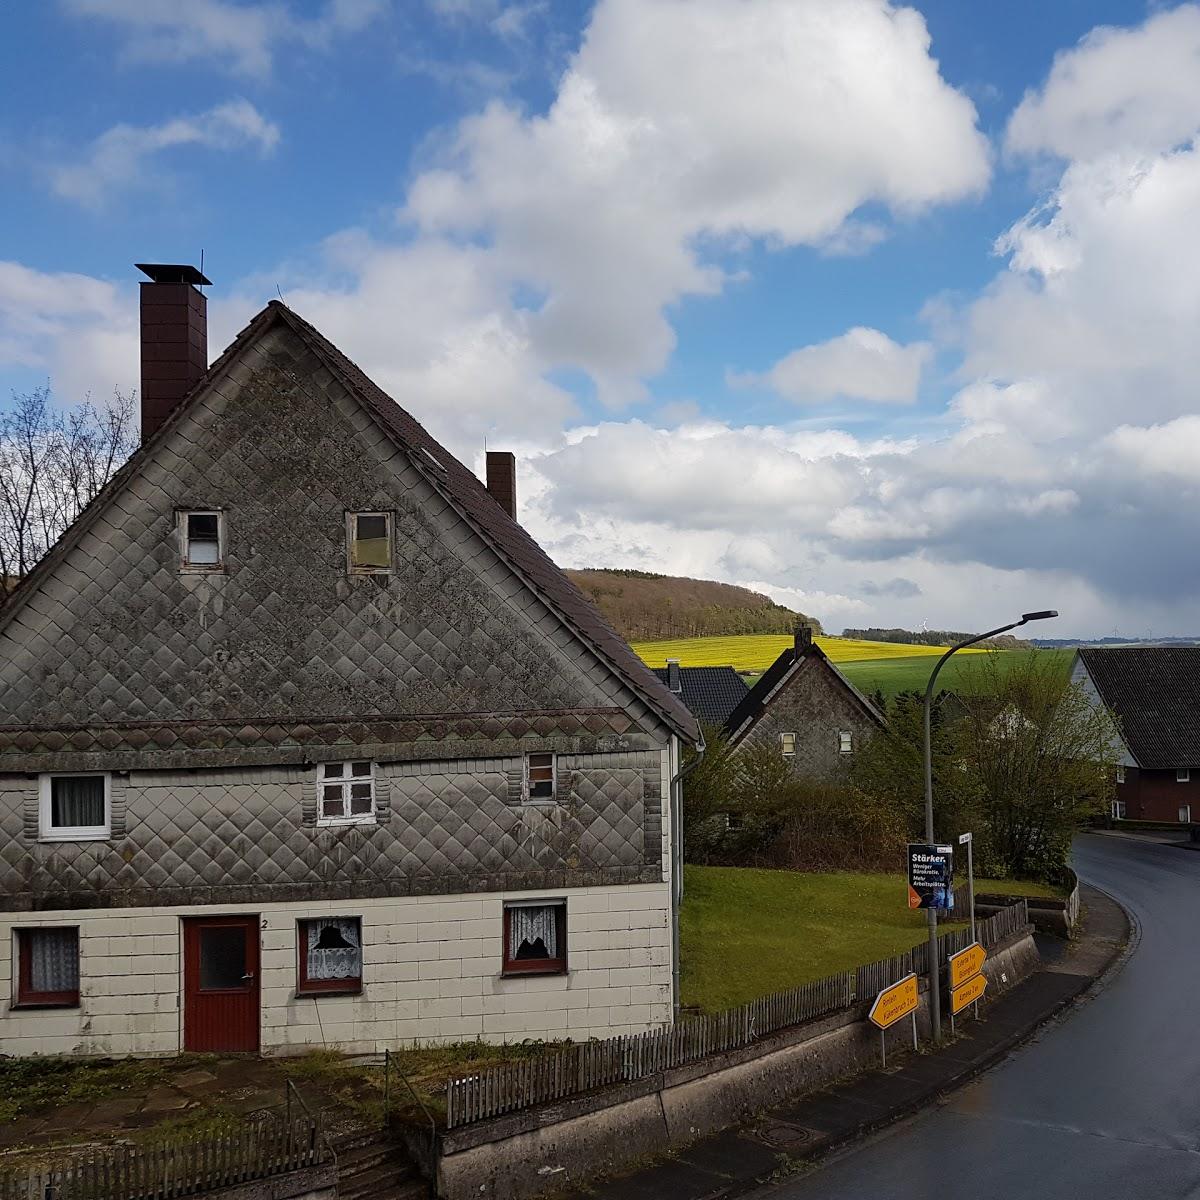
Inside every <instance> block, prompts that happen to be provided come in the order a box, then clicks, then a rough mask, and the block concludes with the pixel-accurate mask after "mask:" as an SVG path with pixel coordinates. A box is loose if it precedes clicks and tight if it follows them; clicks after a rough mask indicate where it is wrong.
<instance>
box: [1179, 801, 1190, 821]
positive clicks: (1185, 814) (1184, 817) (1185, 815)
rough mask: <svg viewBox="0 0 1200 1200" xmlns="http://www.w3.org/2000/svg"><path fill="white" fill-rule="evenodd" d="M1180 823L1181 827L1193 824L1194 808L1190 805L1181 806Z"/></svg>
mask: <svg viewBox="0 0 1200 1200" xmlns="http://www.w3.org/2000/svg"><path fill="white" fill-rule="evenodd" d="M1179 823H1180V824H1181V825H1190V824H1191V823H1192V806H1191V805H1190V804H1181V805H1180V806H1179Z"/></svg>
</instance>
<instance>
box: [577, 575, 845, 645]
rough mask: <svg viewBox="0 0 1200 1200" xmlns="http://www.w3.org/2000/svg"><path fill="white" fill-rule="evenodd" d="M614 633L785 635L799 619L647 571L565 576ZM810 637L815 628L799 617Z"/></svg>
mask: <svg viewBox="0 0 1200 1200" xmlns="http://www.w3.org/2000/svg"><path fill="white" fill-rule="evenodd" d="M567 575H569V576H570V578H571V580H572V581H573V582H574V583H575V585H576V586H577V587H578V588H580V589H581V590H582V591H583V592H585V593H586V594H587V595H588V596H590V597H591V598H592V600H593V601H594V602H595V604H596V606H597V607H598V608H599V609H600V611H601V612H602V613H603V614H604V615H605V616H606V617H607V618H608V620H609V621H610V622H611V623H612V625H613V627H614V628H615V629H616V631H617V632H618V633H619V634H620V635H621V636H622V637H624V638H626V639H627V640H628V641H631V642H632V641H653V640H655V639H659V638H681V637H710V636H717V635H731V634H739V633H791V632H792V630H793V629H794V628H795V625H796V622H797V621H798V620H800V619H801V617H802V614H800V613H795V612H792V611H791V609H788V608H783V607H782V606H781V605H778V604H776V603H775V602H774V601H773V600H771V599H770V598H769V597H768V596H764V595H762V594H761V593H759V592H752V591H750V589H749V588H742V587H735V586H734V585H733V584H730V583H717V582H716V581H715V580H712V579H682V578H679V577H677V576H674V575H655V574H652V573H651V572H649V571H617V570H605V569H600V568H589V569H587V570H580V571H568V572H567ZM803 619H804V620H805V621H807V622H808V623H809V624H810V625H812V627H813V630H814V632H816V633H820V632H821V625H820V622H819V621H817V620H815V619H814V618H812V617H803Z"/></svg>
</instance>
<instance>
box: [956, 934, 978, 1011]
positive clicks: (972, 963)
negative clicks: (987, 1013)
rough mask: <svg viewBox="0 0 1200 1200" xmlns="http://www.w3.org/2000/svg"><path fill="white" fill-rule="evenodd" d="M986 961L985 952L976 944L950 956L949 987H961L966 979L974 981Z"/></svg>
mask: <svg viewBox="0 0 1200 1200" xmlns="http://www.w3.org/2000/svg"><path fill="white" fill-rule="evenodd" d="M986 961H987V951H986V950H985V949H984V948H983V947H982V946H981V945H980V944H979V943H978V942H972V943H971V945H969V946H968V947H967V948H966V949H965V950H960V951H959V952H958V953H957V954H952V955H950V987H951V988H956V987H962V985H963V984H964V983H966V982H967V980H968V979H974V978H975V976H976V975H978V974H979V972H980V971H982V970H983V964H984V963H985V962H986ZM956 1011H957V1010H956Z"/></svg>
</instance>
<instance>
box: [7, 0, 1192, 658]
mask: <svg viewBox="0 0 1200 1200" xmlns="http://www.w3.org/2000/svg"><path fill="white" fill-rule="evenodd" d="M3 21H4V25H5V35H6V36H5V37H3V38H2V39H0V60H2V66H3V70H4V74H5V78H6V81H7V83H8V87H7V88H6V92H7V96H8V100H7V103H6V105H5V107H4V110H3V112H2V113H0V171H2V172H3V174H4V196H5V212H6V220H5V221H4V223H3V227H2V228H3V239H4V241H3V244H2V245H0V387H3V389H4V392H5V393H7V392H8V391H9V390H10V389H18V390H20V389H25V388H29V387H32V386H36V385H37V384H39V383H41V382H45V381H46V380H47V379H50V380H51V381H52V383H53V385H54V387H55V390H56V393H57V394H58V396H59V398H60V399H62V400H70V399H73V398H76V397H78V396H80V395H82V394H83V393H85V392H90V393H91V394H93V395H95V396H101V397H102V396H106V395H108V394H110V393H111V391H112V389H113V388H114V387H120V388H130V387H133V386H136V379H137V361H136V342H135V339H134V320H135V311H136V288H135V286H134V285H135V283H136V278H135V272H134V271H133V269H132V266H131V264H132V263H133V262H134V261H146V260H150V261H154V260H160V261H198V260H199V255H200V251H201V248H203V250H204V253H205V267H206V271H207V272H208V274H209V275H210V277H211V278H212V279H213V280H214V287H213V289H211V297H210V304H211V306H212V308H211V325H212V331H213V344H212V345H211V346H210V350H211V351H212V353H213V354H215V353H216V352H217V351H219V349H220V348H221V346H222V345H223V343H224V341H225V340H226V339H227V338H228V337H229V336H231V335H232V333H233V332H235V331H236V329H237V328H238V327H239V326H240V325H241V324H242V323H243V322H244V321H245V320H246V319H247V318H248V317H249V316H250V315H252V313H253V312H254V311H255V310H256V308H257V307H259V306H261V304H262V303H264V302H265V301H266V300H267V299H269V298H270V297H271V296H273V295H274V294H275V292H276V288H277V287H278V288H279V289H280V291H281V292H282V294H283V295H284V297H285V299H287V300H288V302H289V303H292V304H294V305H295V307H296V308H297V309H298V310H299V311H301V312H302V313H303V314H304V315H305V316H308V317H309V318H310V319H312V320H314V321H315V322H316V323H317V324H318V325H320V326H321V327H322V328H323V329H324V330H325V331H326V332H327V333H328V334H329V335H330V336H332V337H334V339H335V340H336V341H338V342H339V344H341V345H342V346H343V348H345V349H346V350H347V352H349V353H350V354H351V355H352V356H354V357H356V358H357V359H358V360H359V361H360V362H361V363H362V365H363V366H364V367H365V368H366V369H367V370H368V371H370V372H371V373H372V374H374V375H375V376H376V377H377V378H379V380H380V382H381V383H383V384H384V385H385V386H386V387H388V388H389V389H390V390H391V391H392V393H393V395H395V396H396V398H397V400H398V401H400V402H401V403H402V404H404V405H405V406H406V407H408V408H409V409H410V410H412V411H413V412H414V414H415V415H417V416H418V417H419V418H420V419H422V420H425V421H427V422H428V423H429V424H430V425H431V427H432V428H433V429H434V431H435V432H436V433H437V434H438V435H439V436H441V437H443V438H445V439H446V440H447V441H448V442H449V443H450V444H451V445H452V446H453V448H454V449H455V450H456V451H458V452H459V453H460V454H462V455H464V456H465V457H467V458H470V457H471V456H472V455H474V454H478V453H479V451H480V450H481V448H482V445H483V441H484V439H485V438H486V439H487V441H488V444H489V445H493V446H495V445H499V444H502V443H503V444H506V445H511V446H513V447H514V448H515V449H517V450H518V452H519V453H520V455H521V459H522V467H521V472H522V474H521V478H522V499H523V502H524V508H523V513H522V515H523V519H524V520H525V521H526V522H527V524H528V525H529V527H530V528H531V529H532V530H533V531H534V532H535V533H536V534H537V536H539V538H541V539H542V540H543V542H544V543H545V544H546V545H547V547H548V549H550V551H551V553H552V554H554V555H555V557H556V558H558V559H559V561H561V562H563V563H565V564H568V565H587V564H598V565H614V566H620V565H628V566H639V567H644V568H647V569H658V570H663V571H672V572H676V571H678V572H684V573H688V574H693V575H702V576H711V577H718V578H723V579H729V580H731V581H734V582H741V583H747V584H751V585H753V586H757V587H760V588H764V589H766V590H770V591H771V592H772V593H773V594H774V595H776V596H777V598H779V599H780V600H781V601H782V602H784V603H788V604H791V605H793V606H795V607H800V608H803V609H805V610H806V611H812V612H815V613H816V615H818V616H820V617H821V618H822V619H823V620H824V621H825V623H826V625H827V626H828V627H830V628H833V629H836V628H839V627H841V626H842V625H846V624H850V625H861V624H868V623H870V624H879V623H886V624H918V623H919V622H920V621H922V620H927V621H929V623H930V624H931V625H942V626H945V625H952V626H954V627H961V628H967V629H969V628H975V627H978V626H981V625H985V624H988V623H991V622H992V621H993V620H994V619H995V620H1003V619H1005V618H1006V617H1007V616H1008V615H1009V613H1010V611H1020V610H1021V609H1022V608H1030V607H1032V608H1040V607H1045V606H1051V605H1053V606H1056V607H1058V608H1060V609H1062V610H1063V611H1064V619H1063V621H1062V622H1060V629H1059V630H1057V631H1056V632H1058V633H1061V634H1068V633H1108V632H1111V631H1112V630H1113V629H1114V628H1120V629H1122V630H1124V631H1125V632H1128V633H1136V634H1144V633H1146V632H1148V631H1151V630H1152V631H1154V632H1159V633H1166V632H1176V633H1185V632H1186V633H1200V613H1197V611H1196V606H1195V602H1194V599H1193V597H1194V596H1195V594H1196V587H1195V585H1196V584H1197V583H1198V582H1200V575H1198V570H1200V569H1197V568H1195V567H1193V566H1191V563H1190V561H1189V560H1190V559H1191V557H1192V556H1191V555H1190V554H1188V553H1182V552H1181V539H1183V540H1184V541H1186V540H1187V539H1189V538H1194V535H1195V533H1196V532H1197V530H1196V528H1195V526H1194V524H1193V518H1192V517H1191V515H1190V514H1191V512H1192V511H1194V510H1195V506H1194V505H1192V504H1191V500H1192V498H1193V497H1194V489H1195V487H1196V485H1195V483H1194V482H1193V481H1192V477H1193V476H1194V472H1191V471H1190V470H1189V464H1190V462H1191V457H1190V455H1191V453H1192V451H1193V450H1196V451H1200V417H1197V416H1196V412H1195V409H1196V404H1195V401H1194V400H1193V399H1192V390H1191V386H1190V381H1191V379H1192V378H1194V367H1195V366H1196V365H1197V363H1196V361H1195V360H1196V351H1195V350H1194V348H1193V347H1192V346H1191V345H1190V343H1191V342H1193V341H1196V340H1197V339H1195V338H1194V337H1191V336H1190V334H1189V330H1190V329H1192V328H1194V326H1192V325H1189V321H1190V320H1191V316H1192V314H1193V312H1200V283H1197V282H1196V280H1197V278H1200V271H1197V267H1198V266H1200V263H1198V262H1197V261H1196V254H1197V251H1198V249H1200V247H1198V245H1197V242H1196V238H1195V235H1194V234H1192V233H1191V231H1190V225H1191V224H1193V223H1194V222H1191V221H1190V220H1189V219H1188V216H1187V214H1188V212H1189V211H1190V210H1189V206H1190V204H1191V200H1192V197H1193V188H1194V187H1195V181H1196V179H1197V178H1198V177H1200V165H1198V163H1197V151H1196V148H1195V137H1196V133H1197V131H1198V130H1200V81H1198V80H1197V78H1195V77H1196V76H1197V74H1198V73H1197V72H1195V70H1194V69H1193V68H1192V67H1191V65H1190V64H1192V63H1194V61H1195V57H1194V55H1195V54H1196V53H1200V10H1197V8H1196V7H1195V6H1193V5H1182V6H1178V7H1174V6H1159V5H1155V6H1152V7H1149V8H1148V7H1147V6H1145V5H1140V4H1130V3H1114V2H1100V0H1091V2H1088V3H1084V2H1082V0H1057V2H1056V3H1055V4H1052V5H1047V4H1044V3H1032V2H1029V0H1020V2H1014V3H1009V4H1005V5H987V4H978V3H969V4H964V3H962V2H961V0H959V2H957V3H955V2H951V0H938V2H930V3H925V4H920V5H918V6H916V7H911V8H910V7H905V6H901V5H889V4H886V3H884V2H883V0H691V3H681V2H680V0H601V2H600V3H598V4H596V5H592V4H584V3H568V2H563V0H554V2H553V3H545V2H538V0H333V2H329V3H324V2H322V3H318V2H315V0H314V2H311V3H300V2H299V0H294V2H292V3H286V2H284V0H275V2H273V3H269V4H268V3H260V2H258V0H241V2H236V0H193V3H191V4H189V5H177V4H174V3H171V2H170V0H47V2H46V3H44V4H39V5H19V6H14V9H13V11H10V12H8V13H6V15H5V16H4V18H3ZM1105 27H1107V28H1105ZM1189 55H1190V56H1192V57H1189ZM1056 56H1057V57H1056ZM1056 62H1057V64H1058V65H1057V66H1056V65H1055V64H1056ZM1114 197H1116V198H1117V199H1115V200H1114ZM1126 281H1134V282H1133V283H1132V285H1131V286H1128V287H1126V286H1125V282H1126ZM1047 633H1048V634H1049V633H1051V631H1050V630H1047Z"/></svg>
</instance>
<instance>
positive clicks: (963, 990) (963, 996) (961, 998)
mask: <svg viewBox="0 0 1200 1200" xmlns="http://www.w3.org/2000/svg"><path fill="white" fill-rule="evenodd" d="M986 991H987V976H986V975H975V976H973V977H972V978H970V979H968V980H967V982H966V983H964V984H963V985H962V987H956V988H952V989H951V991H950V1011H951V1012H952V1013H953V1014H954V1015H955V1016H958V1014H959V1013H960V1012H962V1010H963V1009H964V1008H966V1007H967V1005H968V1004H974V1003H975V1001H976V1000H978V999H980V997H981V996H982V995H983V993H984V992H986Z"/></svg>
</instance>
